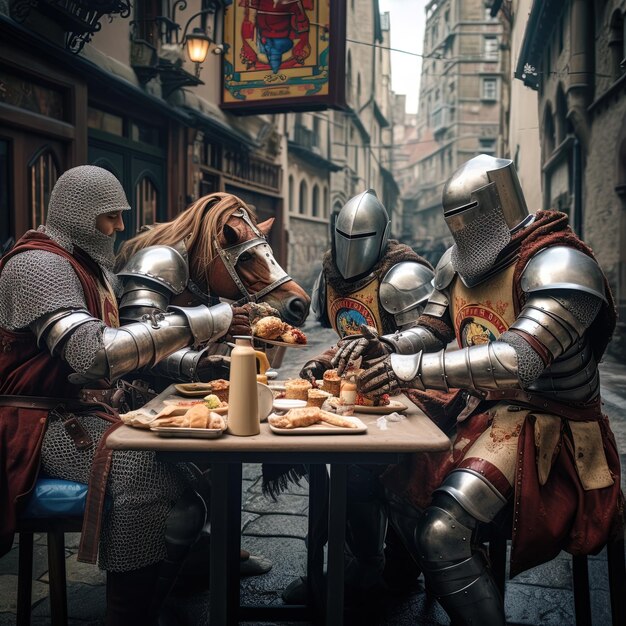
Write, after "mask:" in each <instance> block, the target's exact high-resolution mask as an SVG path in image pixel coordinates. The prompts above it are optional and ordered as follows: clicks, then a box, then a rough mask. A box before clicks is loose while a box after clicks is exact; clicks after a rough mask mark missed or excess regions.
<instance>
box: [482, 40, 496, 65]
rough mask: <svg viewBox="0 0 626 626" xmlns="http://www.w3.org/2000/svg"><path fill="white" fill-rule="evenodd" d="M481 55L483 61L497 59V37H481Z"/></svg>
mask: <svg viewBox="0 0 626 626" xmlns="http://www.w3.org/2000/svg"><path fill="white" fill-rule="evenodd" d="M483 56H484V60H485V61H497V60H498V38H497V37H485V38H484V39H483Z"/></svg>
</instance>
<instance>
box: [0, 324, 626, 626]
mask: <svg viewBox="0 0 626 626" xmlns="http://www.w3.org/2000/svg"><path fill="white" fill-rule="evenodd" d="M304 330H305V332H306V333H307V336H308V338H309V344H310V347H309V348H308V349H306V350H291V351H289V350H288V351H287V354H286V356H285V359H284V362H283V364H282V366H281V368H280V370H279V376H280V378H281V379H284V378H289V377H293V376H297V373H298V371H299V369H300V367H301V365H302V364H303V363H304V362H305V360H307V359H309V358H311V357H312V356H314V355H315V354H317V353H319V352H321V351H322V350H324V349H326V348H327V347H329V346H330V345H332V344H333V343H334V336H333V333H332V331H329V330H325V329H322V328H320V327H319V325H318V324H317V323H312V322H307V324H306V326H305V327H304ZM601 369H602V376H603V378H602V383H603V396H604V401H605V409H606V411H607V413H608V414H609V416H610V417H611V418H612V425H613V430H614V432H615V435H616V438H617V443H618V448H619V450H620V453H621V460H622V466H624V464H625V463H626V414H625V411H624V406H626V367H624V366H623V365H621V364H618V363H617V362H615V361H613V360H611V359H608V358H607V360H606V362H605V363H603V365H602V368H601ZM624 484H625V481H624V477H622V486H623V487H624ZM243 503H244V504H243V517H242V526H243V528H242V533H243V534H242V545H243V547H244V548H246V549H248V550H250V551H251V552H252V553H254V554H262V555H264V556H266V557H268V558H269V559H271V560H272V562H273V564H274V566H273V568H272V570H271V571H270V572H269V573H267V574H265V575H263V576H256V577H250V578H244V579H242V584H241V590H242V601H243V602H244V603H254V604H266V605H270V604H280V603H281V602H282V601H281V599H280V594H281V592H282V590H283V589H284V588H285V587H286V586H287V585H288V584H289V583H290V582H291V581H292V580H293V579H294V578H295V577H297V576H301V575H303V574H304V573H305V566H306V545H305V536H306V530H307V517H306V516H307V506H308V504H307V484H306V481H303V482H302V483H301V484H300V486H295V485H294V486H292V487H291V488H290V489H289V491H288V492H287V493H284V494H282V495H281V496H280V497H279V498H278V500H277V501H275V502H274V501H272V500H270V499H268V498H266V497H264V496H263V495H262V493H261V485H260V467H259V466H257V465H247V466H245V468H244V481H243ZM66 541H67V545H66V551H67V579H68V586H69V589H68V602H69V615H70V620H69V623H70V624H71V626H78V625H83V624H84V625H91V624H93V625H94V626H95V625H97V624H101V623H102V616H103V614H104V609H105V603H104V574H103V573H102V572H100V571H99V570H98V569H97V568H96V567H94V566H89V565H84V564H81V563H78V562H77V561H76V557H75V554H76V551H77V548H78V535H68V536H66ZM34 572H35V578H36V580H35V582H34V585H33V619H32V624H33V625H34V626H43V625H44V624H49V620H50V613H49V604H48V597H47V592H48V585H47V580H48V579H47V561H46V548H45V537H43V536H40V537H37V538H36V545H35V568H34ZM589 578H590V586H591V590H592V605H593V623H594V624H610V623H611V616H610V603H609V595H608V586H607V585H608V584H607V573H606V557H605V555H604V553H601V554H600V555H598V556H594V557H590V559H589ZM16 589H17V545H15V546H14V547H13V550H12V551H11V552H10V553H9V554H8V555H6V556H5V557H4V558H3V559H1V560H0V626H9V625H12V624H14V623H15V607H16ZM506 613H507V621H508V623H509V624H527V625H536V626H539V625H541V626H564V625H569V624H574V604H573V595H572V591H571V557H569V555H567V554H561V555H560V556H559V557H558V558H556V559H554V560H553V561H551V562H549V563H547V564H546V565H544V566H542V567H539V568H535V569H533V570H530V571H528V572H525V573H523V574H521V575H520V576H518V577H516V578H515V579H514V580H513V581H507V589H506ZM167 617H168V618H169V619H168V620H167V623H168V625H169V624H189V625H190V626H191V625H194V626H195V625H198V626H201V625H203V624H208V594H202V595H198V596H195V597H180V596H178V597H173V598H171V599H170V600H169V601H168V604H167ZM447 623H448V620H447V617H446V615H445V613H444V612H443V611H442V610H441V609H440V608H439V606H438V605H437V604H427V602H426V598H425V594H424V593H423V592H419V593H414V594H413V595H411V596H408V597H404V598H399V599H396V600H395V601H394V603H392V604H390V605H389V606H388V607H387V609H386V617H385V619H384V620H383V621H382V622H380V624H381V626H403V625H405V624H406V625H407V626H408V625H409V624H411V625H413V624H432V625H439V624H441V625H444V624H447Z"/></svg>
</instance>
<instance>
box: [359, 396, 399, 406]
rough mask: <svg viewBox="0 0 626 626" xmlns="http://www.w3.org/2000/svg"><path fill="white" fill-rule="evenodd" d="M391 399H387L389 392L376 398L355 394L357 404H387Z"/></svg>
mask: <svg viewBox="0 0 626 626" xmlns="http://www.w3.org/2000/svg"><path fill="white" fill-rule="evenodd" d="M390 402H391V400H390V399H389V394H387V393H385V394H383V395H382V396H378V397H377V398H368V397H367V396H364V395H362V394H360V393H357V394H356V404H357V406H387V405H388V404H389V403H390Z"/></svg>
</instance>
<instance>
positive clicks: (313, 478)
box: [107, 396, 450, 626]
mask: <svg viewBox="0 0 626 626" xmlns="http://www.w3.org/2000/svg"><path fill="white" fill-rule="evenodd" d="M394 399H396V400H400V401H401V402H403V403H405V404H407V405H408V406H409V409H408V411H406V413H405V414H406V416H407V419H404V420H401V421H399V422H389V423H388V428H387V430H381V429H380V428H378V426H377V425H376V420H377V418H378V417H379V416H378V415H365V414H363V413H357V414H356V415H357V416H358V417H359V419H361V420H362V421H363V422H365V424H367V426H368V430H367V432H366V433H362V434H350V435H343V434H342V435H291V436H290V435H276V434H274V433H273V432H272V431H271V430H270V428H269V426H268V424H267V423H264V424H261V432H260V434H259V435H255V436H252V437H236V436H233V435H229V434H227V433H226V434H224V435H223V436H222V437H220V438H218V439H171V438H162V437H159V436H158V435H157V434H156V433H153V432H151V431H149V430H142V429H138V428H132V427H130V426H122V427H121V428H118V429H117V430H116V431H115V432H113V433H112V434H111V436H110V437H109V438H108V439H107V447H109V448H112V449H115V450H155V451H157V452H158V453H159V456H160V457H161V458H165V459H166V460H172V461H181V460H186V461H191V462H193V461H200V460H201V461H202V462H203V463H206V462H210V463H211V472H212V480H211V483H212V489H211V507H210V508H211V552H210V554H211V557H210V561H211V562H210V570H211V571H210V573H211V588H210V607H209V615H210V623H211V624H216V625H231V624H237V623H239V621H250V620H257V621H279V620H280V621H293V620H297V619H311V614H310V610H309V609H310V607H298V608H295V607H281V606H278V607H240V602H239V600H240V598H239V549H240V540H241V467H242V463H294V464H309V465H310V466H311V472H310V477H309V480H310V482H309V533H310V536H312V535H313V531H314V530H315V528H316V527H317V525H318V524H319V521H320V520H319V518H320V512H321V511H324V510H325V508H326V507H325V503H324V500H323V498H325V497H326V494H325V489H324V486H325V485H324V482H325V472H326V467H325V466H326V465H330V474H329V494H328V498H329V502H328V511H329V514H328V567H327V593H326V616H325V619H323V622H324V623H325V624H327V625H329V626H333V625H341V624H342V622H343V576H344V572H343V559H344V541H345V517H346V486H347V468H348V465H350V464H353V463H367V464H384V465H388V464H392V463H397V462H399V461H400V460H401V458H402V456H403V455H404V454H407V453H413V452H425V451H437V450H446V449H448V448H449V447H450V440H449V439H448V438H447V437H446V435H445V434H444V433H443V432H442V431H441V430H439V429H438V428H437V426H435V424H433V422H431V421H430V420H429V419H428V418H427V417H426V415H424V413H422V411H420V410H419V409H418V408H417V407H416V406H415V405H414V404H413V403H412V402H410V401H409V400H408V398H406V397H405V396H396V397H395V398H394ZM322 568H323V553H322V546H317V547H316V548H315V549H314V550H309V554H308V558H307V573H308V576H309V582H310V583H312V582H313V581H320V580H321V577H322ZM319 587H320V588H321V587H322V585H319Z"/></svg>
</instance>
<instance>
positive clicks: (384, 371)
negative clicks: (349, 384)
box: [356, 356, 401, 396]
mask: <svg viewBox="0 0 626 626" xmlns="http://www.w3.org/2000/svg"><path fill="white" fill-rule="evenodd" d="M400 384H401V383H400V381H399V380H398V378H397V377H396V375H395V374H394V371H393V369H392V368H391V356H381V357H378V358H377V359H374V360H372V361H370V366H369V367H368V369H366V370H365V371H364V372H361V373H360V374H359V375H358V376H357V379H356V388H357V391H358V392H359V393H361V394H363V395H364V396H365V395H367V396H382V395H384V394H386V393H387V394H389V395H390V396H393V395H395V394H397V393H398V392H399V391H400Z"/></svg>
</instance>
